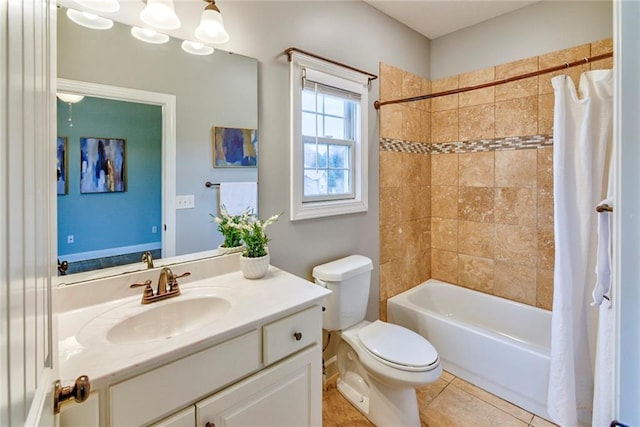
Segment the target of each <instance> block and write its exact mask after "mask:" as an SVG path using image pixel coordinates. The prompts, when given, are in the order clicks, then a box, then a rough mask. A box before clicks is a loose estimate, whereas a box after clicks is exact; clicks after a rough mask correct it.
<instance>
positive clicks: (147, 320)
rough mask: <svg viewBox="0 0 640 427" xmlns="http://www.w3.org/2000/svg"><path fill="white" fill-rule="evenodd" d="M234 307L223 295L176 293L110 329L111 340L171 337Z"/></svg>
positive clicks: (114, 342)
mask: <svg viewBox="0 0 640 427" xmlns="http://www.w3.org/2000/svg"><path fill="white" fill-rule="evenodd" d="M156 304H157V303H156ZM145 308H146V307H145ZM230 309H231V304H230V303H229V301H227V300H226V299H223V298H219V297H202V298H195V299H180V297H175V299H174V300H167V301H165V303H164V304H159V305H157V306H153V305H150V306H149V308H148V309H147V310H145V311H142V312H141V313H138V314H135V315H133V316H131V317H127V318H126V319H123V320H122V321H120V322H118V323H116V324H115V325H114V326H112V327H111V328H110V329H109V330H108V331H107V341H109V342H111V343H113V344H131V343H136V342H146V341H153V340H157V339H170V338H173V337H175V336H177V335H180V334H183V333H185V332H189V331H193V330H195V329H198V328H200V327H202V326H205V325H207V324H208V323H211V322H214V321H215V320H216V319H218V318H220V317H222V316H223V315H225V314H226V313H227V312H229V310H230Z"/></svg>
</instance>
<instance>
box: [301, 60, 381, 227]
mask: <svg viewBox="0 0 640 427" xmlns="http://www.w3.org/2000/svg"><path fill="white" fill-rule="evenodd" d="M305 75H306V76H307V77H309V78H310V79H311V80H313V81H317V82H318V83H322V84H325V85H328V86H332V87H336V88H339V89H342V90H346V91H349V92H353V93H357V94H358V95H360V101H359V102H358V104H359V105H360V108H359V110H360V111H359V113H360V114H359V120H360V125H359V126H358V129H357V130H356V134H357V138H356V140H355V141H354V143H353V158H352V159H351V161H352V167H353V197H352V198H348V199H347V198H339V199H336V198H335V196H332V195H327V197H322V199H321V200H318V199H317V198H315V197H314V198H313V200H312V199H311V198H310V199H309V200H306V199H305V198H304V141H303V136H302V90H303V87H304V82H303V78H304V77H305ZM368 90H369V79H368V77H367V76H366V75H365V74H362V73H359V72H357V71H353V70H350V69H348V68H344V67H341V66H339V65H335V64H332V63H329V62H327V61H323V60H321V59H318V58H315V57H312V56H309V55H305V54H303V53H299V52H293V53H292V54H291V62H290V97H291V99H290V106H291V150H290V155H291V157H290V164H291V167H290V208H291V209H290V218H291V221H298V220H304V219H310V218H321V217H328V216H334V215H344V214H351V213H356V212H366V211H367V210H368V178H369V169H368V145H369V144H368V132H367V131H368V120H367V118H368V113H369V111H368V108H369V105H368ZM336 142H338V141H336Z"/></svg>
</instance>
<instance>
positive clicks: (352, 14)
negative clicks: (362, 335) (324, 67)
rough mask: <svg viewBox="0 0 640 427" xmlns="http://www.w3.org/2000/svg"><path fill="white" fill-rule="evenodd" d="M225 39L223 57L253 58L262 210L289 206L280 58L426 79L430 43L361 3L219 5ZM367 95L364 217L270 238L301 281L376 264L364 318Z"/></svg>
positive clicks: (372, 190)
mask: <svg viewBox="0 0 640 427" xmlns="http://www.w3.org/2000/svg"><path fill="white" fill-rule="evenodd" d="M218 5H219V7H220V10H221V11H222V15H223V16H224V19H225V25H226V26H227V30H228V32H229V34H230V36H231V40H230V42H229V43H227V44H226V45H225V47H224V48H225V49H227V48H228V49H229V50H231V51H233V52H238V53H241V54H243V55H249V56H252V57H255V58H258V61H259V63H260V68H259V85H258V86H259V97H258V98H259V108H258V116H259V129H260V167H259V181H260V201H259V203H260V209H261V211H262V214H263V215H265V216H266V215H271V214H272V213H276V212H282V211H287V209H288V206H289V126H290V120H289V64H288V62H287V58H286V56H285V55H283V54H282V53H283V51H284V50H285V49H286V48H288V47H297V48H300V49H304V50H306V51H309V52H312V53H315V54H318V55H321V56H324V57H326V58H330V59H333V60H336V61H340V62H343V63H346V64H349V65H351V66H354V67H357V68H360V69H363V70H365V71H368V72H371V73H374V74H376V75H377V74H378V67H379V65H378V63H379V62H380V61H382V62H386V63H390V64H394V65H396V66H398V67H400V68H403V69H405V70H408V71H411V72H413V73H416V74H419V75H422V76H425V77H427V76H428V73H429V59H428V58H429V41H428V40H427V39H426V38H424V37H422V36H420V35H418V34H417V33H415V32H413V31H412V30H410V29H408V28H407V27H404V26H403V25H401V24H399V23H398V22H397V21H395V20H393V19H391V18H389V17H387V16H386V15H384V14H382V13H381V12H379V11H378V10H377V9H374V8H372V7H371V6H369V5H367V4H366V3H364V2H359V1H358V2H353V1H349V2H332V1H323V2H315V1H295V2H273V1H268V2H260V1H255V2H253V1H247V2H245V1H242V2H237V1H233V2H232V1H229V2H218ZM378 87H379V86H378V80H375V81H374V82H373V84H372V86H371V89H370V92H369V94H370V101H371V103H370V104H371V105H370V107H369V211H368V212H367V213H362V214H352V215H342V216H336V217H331V218H326V219H314V220H306V221H298V222H290V221H289V220H288V219H287V216H288V213H289V212H286V214H287V215H285V216H283V217H282V218H281V219H280V220H279V221H278V222H277V223H276V224H274V225H273V226H272V227H273V228H271V229H270V230H268V231H269V233H268V234H269V236H270V237H271V238H272V242H271V244H270V245H269V248H270V251H271V254H272V263H273V264H274V265H276V266H278V267H281V268H283V269H285V270H287V271H290V272H292V273H294V274H296V275H298V276H301V277H304V278H309V279H310V278H311V270H312V268H313V267H314V266H315V265H318V264H320V263H323V262H326V261H329V260H332V259H335V258H339V257H342V256H346V255H349V254H355V253H358V254H362V255H365V256H368V257H371V258H372V259H373V260H374V265H375V267H374V279H373V282H374V287H373V289H372V293H371V295H370V304H369V315H370V316H375V315H376V314H377V307H378V302H377V301H378V286H377V284H378V274H377V272H378V263H379V245H380V243H379V241H380V239H379V234H378V224H379V206H378V197H379V195H378V190H379V185H378V183H379V177H378V176H379V175H378V117H377V113H376V111H375V110H374V109H373V101H374V100H376V99H377V98H378V95H379V90H378Z"/></svg>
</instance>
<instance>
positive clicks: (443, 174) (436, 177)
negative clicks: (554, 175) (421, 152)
mask: <svg viewBox="0 0 640 427" xmlns="http://www.w3.org/2000/svg"><path fill="white" fill-rule="evenodd" d="M431 185H458V155H457V154H436V155H432V156H431Z"/></svg>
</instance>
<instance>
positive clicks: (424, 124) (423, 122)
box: [420, 110, 431, 144]
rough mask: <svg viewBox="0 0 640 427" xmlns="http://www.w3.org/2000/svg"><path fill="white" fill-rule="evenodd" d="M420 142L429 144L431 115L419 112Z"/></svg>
mask: <svg viewBox="0 0 640 427" xmlns="http://www.w3.org/2000/svg"><path fill="white" fill-rule="evenodd" d="M420 132H421V135H420V141H421V142H424V143H425V144H431V113H430V112H428V111H423V110H420Z"/></svg>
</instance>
